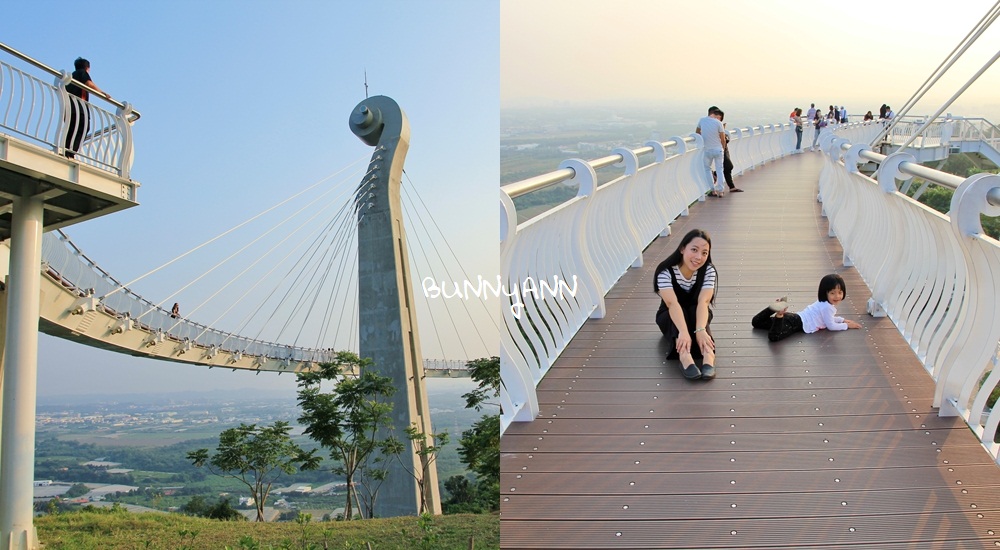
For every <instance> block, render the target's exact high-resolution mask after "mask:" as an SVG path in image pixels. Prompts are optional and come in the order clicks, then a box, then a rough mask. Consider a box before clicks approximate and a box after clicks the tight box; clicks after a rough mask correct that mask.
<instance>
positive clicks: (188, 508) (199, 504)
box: [181, 495, 208, 517]
mask: <svg viewBox="0 0 1000 550" xmlns="http://www.w3.org/2000/svg"><path fill="white" fill-rule="evenodd" d="M207 510H208V502H207V501H206V500H205V497H203V496H201V495H195V496H193V497H191V500H189V501H187V502H186V503H185V504H184V505H183V506H181V512H184V513H185V514H189V515H192V516H199V517H203V516H204V515H205V512H206V511H207Z"/></svg>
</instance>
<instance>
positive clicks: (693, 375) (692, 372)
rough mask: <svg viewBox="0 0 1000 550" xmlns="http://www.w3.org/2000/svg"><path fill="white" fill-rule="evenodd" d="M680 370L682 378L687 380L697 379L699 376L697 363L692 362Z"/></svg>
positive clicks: (699, 371)
mask: <svg viewBox="0 0 1000 550" xmlns="http://www.w3.org/2000/svg"><path fill="white" fill-rule="evenodd" d="M681 370H682V372H683V373H684V378H687V379H688V380H697V379H699V378H701V370H700V369H699V368H698V365H695V364H694V363H691V364H690V365H688V366H686V367H684V368H683V369H681Z"/></svg>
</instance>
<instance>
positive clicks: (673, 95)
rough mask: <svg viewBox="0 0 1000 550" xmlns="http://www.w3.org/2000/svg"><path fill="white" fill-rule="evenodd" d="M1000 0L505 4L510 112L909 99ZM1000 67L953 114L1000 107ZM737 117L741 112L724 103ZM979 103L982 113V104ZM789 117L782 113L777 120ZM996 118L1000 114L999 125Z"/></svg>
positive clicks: (978, 57)
mask: <svg viewBox="0 0 1000 550" xmlns="http://www.w3.org/2000/svg"><path fill="white" fill-rule="evenodd" d="M992 5H993V1H992V0H963V1H960V2H948V3H940V2H914V1H912V0H880V1H878V2H871V1H869V0H841V1H838V2H827V1H817V0H757V1H752V2H751V1H745V2H734V1H730V0H701V1H698V2H691V1H683V2H682V1H661V0H630V1H628V2H616V3H614V4H611V3H609V2H604V1H600V0H551V1H548V2H536V1H533V0H503V1H502V2H501V3H500V48H501V55H500V101H501V107H502V108H516V107H523V106H549V105H553V102H554V100H555V101H558V102H560V104H572V105H586V104H593V103H602V104H612V105H614V104H617V105H629V104H648V103H656V104H670V103H677V102H694V103H697V104H699V105H703V106H706V107H707V106H708V105H711V104H718V105H720V106H723V105H725V106H731V105H734V104H742V103H758V104H767V105H776V104H779V105H782V106H783V111H784V112H780V111H778V112H776V115H786V114H787V112H788V111H790V110H791V108H792V107H793V106H799V107H803V109H806V108H808V106H809V103H811V102H815V103H816V104H817V105H823V106H826V107H828V106H829V105H830V104H835V105H845V106H846V107H848V111H849V113H851V114H864V112H865V111H867V110H869V109H871V110H873V111H874V113H875V114H876V115H877V114H878V108H879V106H880V105H881V104H882V103H888V104H889V105H890V106H892V107H894V108H898V107H901V106H902V105H903V104H904V103H906V101H907V100H908V99H909V98H910V96H911V95H912V94H913V93H914V92H915V91H916V90H917V89H918V88H919V87H920V86H921V85H922V84H923V83H924V81H925V80H926V79H927V78H928V77H929V76H930V75H931V74H932V73H933V72H934V70H935V69H936V68H937V67H938V65H940V64H941V62H942V61H943V60H944V59H945V58H946V57H947V56H948V54H949V53H950V52H951V51H952V49H954V48H955V46H957V45H958V44H959V42H960V41H961V40H962V38H963V37H965V36H966V34H968V32H969V31H970V30H971V29H972V28H973V26H974V25H975V24H976V23H977V22H978V21H979V20H980V19H981V18H982V17H983V15H985V14H986V13H987V11H988V10H989V9H990V8H991V7H992ZM994 27H996V28H991V29H989V30H988V31H987V32H986V33H985V34H984V35H983V36H982V37H980V38H979V40H978V41H977V43H976V45H975V46H974V47H973V48H972V49H970V51H969V53H968V54H967V55H966V56H965V57H964V58H963V59H962V60H961V61H960V62H959V63H957V64H956V65H955V67H954V68H952V69H951V70H950V71H948V73H947V75H946V76H945V78H944V79H942V81H941V82H940V83H939V84H938V85H936V86H935V87H934V88H933V89H932V90H931V92H930V93H928V95H927V96H926V100H925V101H922V102H921V103H919V104H918V105H917V107H918V110H919V111H920V112H923V113H928V114H929V113H933V112H934V111H935V110H936V108H937V107H938V106H940V105H941V104H943V103H944V101H945V100H946V99H947V98H949V97H950V96H951V95H952V94H953V93H955V92H956V91H957V90H958V89H959V88H960V87H961V85H962V84H964V83H965V82H966V81H967V80H968V79H969V78H970V77H971V76H972V75H973V74H974V73H975V72H976V71H977V70H978V69H979V68H980V67H981V66H982V65H983V64H984V63H986V62H987V61H988V60H989V58H990V57H991V56H992V55H993V54H994V53H996V44H997V43H998V38H1000V25H994ZM998 84H1000V68H996V67H995V68H993V69H992V70H990V71H988V72H987V73H986V74H985V75H984V76H983V77H982V78H980V79H979V80H978V81H977V82H976V84H974V85H973V86H972V87H971V88H970V89H969V90H968V91H967V92H966V93H965V94H964V95H963V97H962V100H961V102H960V103H959V104H958V107H960V108H957V109H953V111H955V112H956V113H958V112H964V113H967V114H966V116H972V115H973V114H983V113H985V112H990V113H993V112H996V113H1000V99H998V98H997V96H996V93H995V91H996V89H997V86H998ZM723 108H724V109H725V110H726V114H727V119H730V118H732V115H734V114H735V112H734V110H733V109H729V108H726V107H723ZM981 111H982V113H981ZM780 120H782V116H777V117H776V118H775V122H777V121H780ZM995 122H996V121H995Z"/></svg>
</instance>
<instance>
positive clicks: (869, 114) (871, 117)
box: [865, 111, 875, 122]
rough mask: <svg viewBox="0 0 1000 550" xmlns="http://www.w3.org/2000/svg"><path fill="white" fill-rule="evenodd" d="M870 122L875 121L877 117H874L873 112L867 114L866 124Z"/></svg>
mask: <svg viewBox="0 0 1000 550" xmlns="http://www.w3.org/2000/svg"><path fill="white" fill-rule="evenodd" d="M869 120H875V117H874V116H873V115H872V112H871V111H868V112H867V113H865V122H868V121H869Z"/></svg>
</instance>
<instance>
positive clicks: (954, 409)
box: [820, 125, 1000, 458]
mask: <svg viewBox="0 0 1000 550" xmlns="http://www.w3.org/2000/svg"><path fill="white" fill-rule="evenodd" d="M989 126H990V127H992V125H989ZM857 141H864V140H857ZM823 148H824V150H825V151H827V152H828V153H829V154H830V155H829V157H828V158H827V161H826V165H825V166H824V168H823V171H822V173H821V175H820V199H821V200H822V202H823V211H824V213H825V214H826V215H827V216H828V217H829V220H830V228H831V233H835V234H836V236H837V237H838V238H839V240H840V242H841V244H842V245H843V249H844V262H845V265H854V266H855V267H856V268H857V270H858V272H859V273H860V274H861V276H862V277H863V278H864V280H865V282H866V283H867V284H868V286H869V288H871V290H872V299H871V301H870V302H869V312H870V313H871V314H873V315H877V316H882V315H888V317H889V318H890V319H892V321H893V323H894V324H895V325H896V327H897V328H898V329H899V331H900V332H901V333H902V335H903V337H904V338H905V339H906V341H907V342H909V344H910V346H911V347H912V348H913V350H914V352H915V353H916V354H917V357H918V358H919V359H920V360H921V361H922V362H923V364H924V367H925V368H926V369H927V371H928V372H929V373H930V375H931V376H932V377H933V378H934V380H935V383H936V391H935V398H934V406H936V407H940V414H942V415H954V414H959V415H961V416H962V417H963V418H964V419H965V421H966V422H967V423H968V424H969V426H970V427H971V428H972V430H973V431H974V432H975V433H976V434H977V435H978V436H979V437H980V440H981V441H982V443H983V445H984V446H985V447H986V448H987V449H988V450H989V451H990V453H991V454H992V455H993V456H994V458H996V457H997V454H998V450H1000V449H998V445H997V444H996V443H994V439H995V434H996V432H997V426H998V424H1000V411H998V410H997V409H994V410H992V411H990V410H989V409H988V408H987V407H986V404H987V399H988V398H989V396H990V393H991V392H992V391H993V389H994V388H995V387H996V386H997V384H998V383H1000V369H996V368H995V367H996V365H997V362H998V356H997V344H998V341H1000V316H998V315H997V313H996V312H997V311H998V310H1000V243H998V242H997V241H996V240H994V239H992V238H990V237H988V236H986V235H984V234H983V232H982V226H981V225H980V214H986V215H989V216H997V215H1000V176H997V175H994V174H977V175H974V176H972V177H969V178H965V179H963V178H959V177H957V176H952V175H949V174H944V173H942V172H938V171H936V170H931V169H929V168H926V167H924V166H921V165H919V164H917V163H916V162H914V157H912V156H911V155H909V154H906V153H894V154H892V155H889V156H887V157H886V156H882V155H879V154H875V153H873V152H872V151H871V150H870V149H869V148H868V146H867V145H863V144H857V145H851V144H850V142H849V141H846V140H842V139H837V138H827V139H825V140H824V143H823ZM863 161H872V162H877V163H879V165H880V166H879V170H878V181H875V180H872V179H871V178H869V177H866V176H864V175H861V174H860V173H858V171H857V165H858V163H859V162H863ZM913 177H920V178H923V179H926V180H928V181H931V182H932V183H935V184H938V185H942V186H946V187H950V188H952V189H955V193H954V196H953V198H952V202H951V211H950V213H949V215H943V214H940V213H938V212H936V211H934V210H931V209H930V208H927V207H925V206H923V205H921V204H920V203H917V202H916V201H914V200H912V199H910V198H909V197H907V196H906V195H904V194H902V193H900V192H898V191H897V186H896V180H902V181H906V180H909V179H910V178H913ZM984 377H985V382H984V381H983V379H984Z"/></svg>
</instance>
